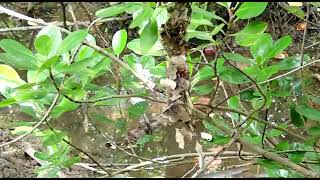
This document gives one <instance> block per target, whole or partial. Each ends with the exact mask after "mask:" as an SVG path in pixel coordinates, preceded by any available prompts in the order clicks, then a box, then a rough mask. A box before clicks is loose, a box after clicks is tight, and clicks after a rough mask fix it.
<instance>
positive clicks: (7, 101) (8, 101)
mask: <svg viewBox="0 0 320 180" xmlns="http://www.w3.org/2000/svg"><path fill="white" fill-rule="evenodd" d="M15 102H16V100H15V99H14V98H9V99H5V100H3V101H1V102H0V108H2V107H6V106H9V105H11V104H14V103H15Z"/></svg>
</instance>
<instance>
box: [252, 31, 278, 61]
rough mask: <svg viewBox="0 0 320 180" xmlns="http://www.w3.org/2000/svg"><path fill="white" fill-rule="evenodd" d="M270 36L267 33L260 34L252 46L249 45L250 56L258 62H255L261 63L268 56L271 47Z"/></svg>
mask: <svg viewBox="0 0 320 180" xmlns="http://www.w3.org/2000/svg"><path fill="white" fill-rule="evenodd" d="M272 43H273V42H272V37H271V35H270V34H268V33H263V34H261V35H260V36H259V37H258V39H257V40H256V41H255V42H254V43H253V45H252V46H250V52H251V54H252V56H253V57H254V58H255V59H256V60H258V58H259V60H260V62H257V63H258V64H263V63H264V62H265V61H266V60H267V58H268V56H267V54H268V53H269V51H270V49H271V47H272Z"/></svg>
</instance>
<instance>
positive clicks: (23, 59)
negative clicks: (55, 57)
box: [0, 39, 38, 70]
mask: <svg viewBox="0 0 320 180" xmlns="http://www.w3.org/2000/svg"><path fill="white" fill-rule="evenodd" d="M0 47H1V48H2V49H3V50H4V51H6V52H7V53H1V55H0V60H1V61H2V62H4V63H7V64H9V65H12V66H14V67H16V68H19V69H22V70H32V69H36V68H37V63H38V59H37V58H36V56H35V55H34V54H33V53H32V52H31V51H30V50H29V49H28V48H26V47H25V46H24V45H22V44H21V43H19V42H17V41H14V40H11V39H2V40H1V41H0Z"/></svg>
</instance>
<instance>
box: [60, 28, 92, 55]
mask: <svg viewBox="0 0 320 180" xmlns="http://www.w3.org/2000/svg"><path fill="white" fill-rule="evenodd" d="M87 35H88V31H87V29H82V30H78V31H74V32H72V33H70V34H69V35H68V36H67V37H66V38H65V39H64V40H63V41H62V43H61V46H60V48H59V50H58V54H59V55H60V54H63V53H65V52H69V51H70V50H71V49H73V48H75V47H77V46H78V45H80V44H81V42H82V41H84V40H85V39H86V37H87Z"/></svg>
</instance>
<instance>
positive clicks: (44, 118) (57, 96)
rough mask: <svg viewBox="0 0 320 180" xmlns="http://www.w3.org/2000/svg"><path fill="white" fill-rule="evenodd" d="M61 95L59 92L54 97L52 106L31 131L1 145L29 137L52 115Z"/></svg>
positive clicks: (0, 146)
mask: <svg viewBox="0 0 320 180" xmlns="http://www.w3.org/2000/svg"><path fill="white" fill-rule="evenodd" d="M59 96H60V95H59V94H57V95H56V96H55V97H54V99H53V101H52V103H51V106H50V107H49V109H48V110H47V111H46V113H45V114H44V115H43V117H42V118H41V120H40V121H39V122H38V123H37V124H36V125H35V126H34V127H33V128H32V129H31V130H30V131H29V132H27V133H25V134H23V135H21V136H19V137H17V138H15V139H13V140H11V141H9V142H5V143H3V144H1V145H0V148H3V147H4V146H7V145H10V144H13V143H16V142H18V141H20V140H21V139H23V138H25V137H27V136H28V135H29V134H31V133H32V132H33V131H35V130H36V129H37V128H38V127H39V126H40V125H41V124H42V123H43V122H45V121H46V120H47V118H49V115H50V113H51V111H52V109H53V108H54V107H55V105H56V103H57V101H58V99H59Z"/></svg>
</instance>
